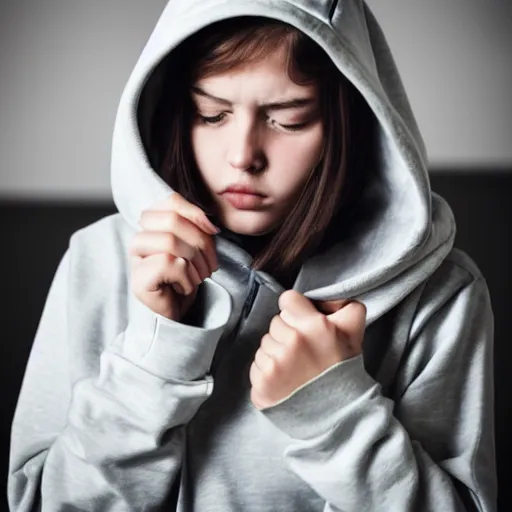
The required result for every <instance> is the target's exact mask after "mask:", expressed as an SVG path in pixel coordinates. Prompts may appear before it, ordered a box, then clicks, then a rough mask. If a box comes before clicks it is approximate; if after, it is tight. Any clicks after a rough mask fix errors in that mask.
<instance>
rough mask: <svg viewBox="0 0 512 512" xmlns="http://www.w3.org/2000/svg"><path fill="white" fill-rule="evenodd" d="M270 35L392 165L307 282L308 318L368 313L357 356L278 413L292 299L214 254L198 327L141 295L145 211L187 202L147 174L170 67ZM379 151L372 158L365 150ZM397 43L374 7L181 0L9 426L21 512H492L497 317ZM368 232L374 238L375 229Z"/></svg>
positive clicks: (74, 246)
mask: <svg viewBox="0 0 512 512" xmlns="http://www.w3.org/2000/svg"><path fill="white" fill-rule="evenodd" d="M237 15H263V16H267V17H271V18H277V19H281V20H283V21H286V22H288V23H290V24H292V25H294V26H296V27H298V28H300V29H301V30H303V31H304V32H305V33H306V34H308V35H309V36H310V37H312V38H313V39H314V40H315V41H317V42H318V43H319V44H320V45H321V46H322V47H323V48H324V49H325V50H326V51H327V53H328V54H329V55H330V57H331V58H332V60H333V61H334V63H335V64H336V65H337V66H338V68H339V69H340V71H341V72H343V73H344V74H345V76H346V77H347V78H348V79H349V80H350V81H351V82H352V83H353V84H354V85H355V86H356V87H357V89H358V90H359V91H360V93H361V94H362V96H363V97H364V98H365V99H366V101H367V103H368V105H369V106H370V107H371V110H372V111H373V113H374V123H375V126H376V127H377V137H376V141H375V144H374V147H373V148H371V150H372V151H374V152H375V155H376V160H377V166H376V168H375V169H373V172H372V176H373V177H374V178H373V181H372V182H371V183H370V186H368V187H367V188H366V190H365V193H364V196H363V197H362V199H361V205H362V211H370V210H371V211H372V215H371V216H369V217H367V218H366V220H364V221H363V220H362V219H360V220H357V219H356V222H359V223H358V225H357V230H355V234H354V235H353V236H351V237H348V238H343V239H342V240H340V242H339V243H337V244H335V245H334V246H333V247H331V248H330V249H328V250H327V251H326V252H324V253H322V254H318V255H316V256H314V257H312V258H311V259H309V260H308V261H307V262H306V263H305V264H304V265H303V267H302V268H301V271H300V273H299V275H298V277H297V280H296V282H295V285H294V288H295V289H297V290H298V291H300V292H302V293H304V294H305V295H306V296H308V297H310V298H313V299H333V298H340V297H352V298H357V299H359V300H361V301H363V302H364V303H365V304H366V306H367V308H368V319H367V329H366V335H365V341H364V347H363V355H362V356H359V357H356V358H354V359H351V360H348V361H345V362H342V363H340V364H338V365H336V366H334V367H332V368H331V369H329V370H328V371H326V372H324V373H323V374H322V375H320V376H319V377H317V378H316V379H314V381H312V382H309V383H307V384H306V385H304V386H303V387H302V388H300V389H299V390H297V391H296V392H295V393H293V394H292V395H291V396H289V397H287V398H286V399H285V400H283V401H282V402H280V403H279V404H277V405H275V406H274V407H271V408H269V409H266V410H264V411H258V410H256V409H255V408H254V407H253V406H252V405H251V403H250V400H249V392H250V384H249V378H248V371H249V366H250V364H251V362H252V359H253V357H254V353H255V351H256V349H257V348H258V345H259V341H260V339H261V337H262V336H263V334H265V333H266V331H267V330H268V326H269V322H270V319H271V318H272V316H273V315H275V314H276V313H277V312H278V307H277V299H278V297H279V294H280V293H281V292H282V291H283V288H282V286H281V285H280V284H279V283H278V282H277V281H276V280H275V279H274V278H273V277H272V276H271V275H268V274H267V273H264V272H259V271H254V270H252V269H251V266H250V263H251V257H250V256H249V255H248V254H247V253H245V252H244V251H243V249H241V248H240V247H238V246H237V245H236V244H235V243H233V242H232V241H230V240H228V239H226V238H224V237H223V236H218V237H217V239H216V243H217V250H218V254H219V261H220V269H219V270H218V271H217V272H216V273H214V274H213V276H212V278H211V279H208V280H207V281H206V282H205V283H204V284H203V285H202V286H201V288H200V293H199V295H198V299H197V302H196V304H195V305H194V315H195V316H194V319H195V321H194V323H193V325H183V324H181V323H177V322H173V321H170V320H168V319H165V318H162V317H160V316H158V315H155V314H153V313H152V312H151V311H149V310H148V309H147V308H145V307H144V306H143V305H142V304H140V303H139V302H138V301H137V300H136V299H134V297H133V296H132V294H131V292H130V283H129V265H128V261H127V246H128V244H129V241H130V238H131V237H132V236H133V234H134V232H135V230H136V229H138V226H137V221H138V218H139V215H140V213H141V211H142V209H144V208H147V207H149V206H150V205H151V204H152V203H153V202H155V201H157V200H160V199H163V198H164V197H166V196H168V195H169V194H170V193H171V192H172V191H171V190H170V189H169V187H168V186H167V185H166V184H165V183H164V181H163V180H162V179H161V178H160V177H159V176H158V175H157V173H156V172H155V171H154V170H153V169H152V168H151V166H150V164H149V161H150V160H149V158H148V155H147V153H146V152H145V150H144V149H143V148H147V147H150V146H151V133H150V130H149V129H148V126H149V124H148V123H147V120H148V119H150V118H151V115H152V113H153V110H154V103H155V102H154V101H153V99H154V97H155V95H157V94H158V92H159V89H158V88H159V84H160V83H161V81H160V78H161V76H160V75H159V74H160V73H161V67H159V63H160V62H161V61H162V59H163V58H164V57H165V56H166V55H167V54H168V53H169V52H170V51H171V50H172V49H173V48H175V47H176V46H177V45H178V44H179V43H180V42H181V41H183V40H184V39H185V38H186V37H187V36H189V35H190V34H192V33H194V32H195V31H197V30H198V29H200V28H201V27H204V26H206V25H208V24H210V23H212V22H214V21H217V20H220V19H224V18H227V17H233V16H237ZM365 150H366V151H368V148H365ZM426 161H427V159H426V154H425V149H424V147H423V142H422V139H421V136H420V134H419V132H418V128H417V126H416V123H415V121H414V118H413V115H412V113H411V110H410V108H409V105H408V102H407V98H406V95H405V93H404V91H403V88H402V84H401V81H400V78H399V75H398V73H397V71H396V69H395V66H394V64H393V60H392V57H391V55H390V53H389V49H388V47H387V45H386V42H385V39H384V37H383V35H382V33H381V31H380V29H379V26H378V25H377V23H376V21H375V20H374V18H373V16H372V14H371V12H370V11H369V9H368V8H367V6H366V5H365V4H364V3H363V2H361V1H359V0H345V1H339V2H333V1H322V0H316V1H312V0H309V1H307V0H279V1H277V0H273V1H272V0H232V1H229V0H228V1H226V0H172V1H171V2H169V4H168V6H167V7H166V9H165V11H164V12H163V14H162V16H161V19H160V20H159V22H158V24H157V26H156V28H155V30H154V33H153V34H152V36H151V38H150V40H149V42H148V44H147V46H146V47H145V48H144V50H143V52H142V55H141V57H140V59H139V61H138V63H137V64H136V66H135V69H134V71H133V73H132V75H131V76H130V78H129V80H128V83H127V85H126V88H125V90H124V93H123V96H122V98H121V102H120V105H119V110H118V115H117V119H116V123H115V130H114V138H113V150H112V190H113V195H114V199H115V202H116V205H117V207H118V209H119V213H118V214H116V215H113V216H109V217H106V218H104V219H101V220H100V221H98V222H96V223H94V224H92V225H90V226H88V227H86V228H84V229H82V230H80V231H78V232H76V233H75V234H74V235H73V236H72V237H71V240H70V244H69V249H68V251H67V252H66V253H65V255H64V256H63V258H62V261H61V263H60V265H59V268H58V270H57V272H56V275H55V278H54V282H53V284H52V286H51V289H50V292H49V295H48V299H47V302H46V305H45V309H44V312H43V315H42V318H41V322H40V325H39V329H38V332H37V335H36V338H35V340H34V344H33V348H32V352H31V355H30V359H29V362H28V366H27V370H26V374H25V378H24V381H23V386H22V390H21V394H20V398H19V401H18V406H17V409H16V414H15V418H14V421H13V427H12V444H11V457H10V467H9V482H8V487H9V503H10V507H11V509H12V510H16V511H18V510H19V511H28V510H44V511H52V512H53V511H59V510H62V511H64V510H66V511H69V510H95V511H96V510H97V511H107V510H108V511H110V510H112V511H124V510H141V511H142V510H160V509H162V510H176V509H177V510H179V511H180V512H185V511H192V510H195V511H200V512H203V511H208V512H227V511H244V512H246V511H247V512H253V511H254V512H256V511H274V510H279V511H288V510H289V511H293V512H300V511H304V512H305V511H319V512H320V511H323V512H328V511H343V512H349V511H357V512H360V511H365V510H367V511H374V510H382V511H393V512H395V511H396V512H399V511H411V512H412V511H414V512H417V511H436V512H437V511H443V512H444V511H451V510H479V511H491V510H495V502H496V478H495V461H494V439H493V372H492V357H493V352H492V350H493V349H492V341H493V315H492V310H491V304H490V299H489V294H488V290H487V286H486V283H485V279H484V278H483V277H482V275H481V274H480V272H479V270H478V268H477V267H476V266H475V264H474V263H473V262H472V261H471V260H470V258H469V257H468V256H466V255H465V254H463V253H462V252H460V251H457V250H455V249H453V240H454V236H455V223H454V219H453V216H452V213H451V211H450V208H449V207H448V205H447V204H446V203H445V201H444V200H443V199H442V198H440V197H438V196H437V195H435V194H432V193H431V191H430V188H429V181H428V174H427V171H426ZM368 219H370V220H368Z"/></svg>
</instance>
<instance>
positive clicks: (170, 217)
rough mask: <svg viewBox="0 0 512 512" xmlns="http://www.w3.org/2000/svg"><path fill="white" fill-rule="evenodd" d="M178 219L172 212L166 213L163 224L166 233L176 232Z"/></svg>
mask: <svg viewBox="0 0 512 512" xmlns="http://www.w3.org/2000/svg"><path fill="white" fill-rule="evenodd" d="M179 217H180V216H179V215H178V214H177V213H176V212H174V211H170V212H166V215H165V224H166V228H167V230H168V231H170V232H174V231H176V229H177V227H178V223H179Z"/></svg>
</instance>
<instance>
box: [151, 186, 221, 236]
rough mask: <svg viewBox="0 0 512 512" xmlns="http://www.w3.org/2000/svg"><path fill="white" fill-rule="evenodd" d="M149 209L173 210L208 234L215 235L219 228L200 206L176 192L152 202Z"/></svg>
mask: <svg viewBox="0 0 512 512" xmlns="http://www.w3.org/2000/svg"><path fill="white" fill-rule="evenodd" d="M151 209H155V210H163V211H169V210H170V211H175V212H177V213H178V214H180V215H181V216H182V217H185V218H186V219H188V220H189V221H190V222H192V223H194V224H195V225H196V226H198V227H199V228H201V229H202V230H203V231H205V232H206V233H209V234H210V235H216V234H217V233H218V232H219V229H218V228H217V227H216V226H215V225H214V224H212V222H211V221H210V219H208V217H207V216H206V214H205V213H204V212H203V210H201V208H199V207H198V206H196V205H195V204H192V203H191V202H190V201H187V200H186V199H185V198H184V197H183V196H182V195H181V194H178V192H173V193H172V194H171V195H170V196H169V197H167V198H166V199H164V200H163V201H159V202H157V203H155V204H153V205H152V206H151Z"/></svg>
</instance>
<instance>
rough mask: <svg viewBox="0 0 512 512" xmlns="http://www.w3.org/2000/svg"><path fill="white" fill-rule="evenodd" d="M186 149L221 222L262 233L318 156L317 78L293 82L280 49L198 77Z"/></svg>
mask: <svg viewBox="0 0 512 512" xmlns="http://www.w3.org/2000/svg"><path fill="white" fill-rule="evenodd" d="M192 97H193V101H194V104H195V108H196V112H195V115H194V121H193V123H192V133H191V137H192V148H193V152H194V156H195V160H196V163H197V166H198V168H199V171H200V174H201V176H202V178H203V180H204V183H205V184H206V187H207V188H208V190H209V192H210V194H211V196H212V199H213V201H214V203H215V206H216V210H217V211H216V213H217V216H218V219H219V222H220V224H221V225H223V226H224V227H226V228H227V229H229V230H231V231H234V232H235V233H239V234H245V235H260V234H264V233H268V232H270V231H272V230H273V229H275V228H277V227H279V225H280V224H281V223H282V222H283V221H284V220H285V219H286V216H287V214H288V213H289V212H290V210H291V209H292V207H293V206H294V205H295V204H296V202H297V199H298V198H299V196H300V194H301V192H302V190H303V188H304V186H305V185H306V182H307V180H308V178H309V176H310V174H311V173H312V171H313V169H314V168H315V166H316V165H317V164H318V163H319V161H320V159H321V156H322V144H323V131H324V130H323V122H322V119H321V113H320V101H319V100H320V98H319V91H318V87H317V85H316V84H315V85H313V84H311V85H305V86H304V85H297V84H295V83H294V82H293V81H292V80H291V79H290V78H289V77H288V74H287V69H286V62H285V54H284V52H276V53H275V54H274V55H272V56H269V57H268V58H267V59H266V60H265V61H262V62H259V63H257V64H251V65H248V66H246V67H243V68H241V69H236V70H233V71H230V72H226V73H224V74H219V75H215V76H208V77H206V78H203V79H199V80H198V81H197V82H196V83H195V84H194V85H193V88H192Z"/></svg>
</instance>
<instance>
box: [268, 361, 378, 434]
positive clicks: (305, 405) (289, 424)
mask: <svg viewBox="0 0 512 512" xmlns="http://www.w3.org/2000/svg"><path fill="white" fill-rule="evenodd" d="M376 387H378V384H377V383H376V381H375V380H373V379H372V377H370V376H369V375H368V373H367V372H366V370H365V368H364V364H363V356H362V355H359V356H357V357H353V358H351V359H347V360H346V361H342V362H341V363H338V364H336V365H334V366H331V367H330V368H328V369H327V370H325V371H324V372H323V373H321V374H320V375H319V376H318V377H316V378H314V379H312V380H310V381H309V382H307V383H306V384H304V385H303V386H301V387H300V388H298V389H297V390H295V391H294V392H293V393H292V394H291V395H289V396H288V397H286V398H285V399H283V400H281V401H280V402H278V403H277V404H275V405H273V406H272V407H268V408H266V409H262V413H263V414H264V415H265V416H266V417H267V418H268V419H269V420H270V421H271V422H272V423H273V424H274V425H275V426H276V427H278V428H279V429H280V430H281V431H283V432H284V433H286V434H288V435H289V436H290V437H291V438H293V439H312V438H314V437H317V436H321V435H323V434H325V433H326V432H329V431H330V430H332V429H333V428H334V427H335V426H336V424H337V423H339V421H340V418H341V417H342V416H343V414H345V413H346V408H347V407H348V406H350V405H351V404H353V402H354V401H356V400H357V399H358V398H360V397H361V396H362V395H364V394H366V393H367V392H368V391H369V390H370V389H371V388H376Z"/></svg>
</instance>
